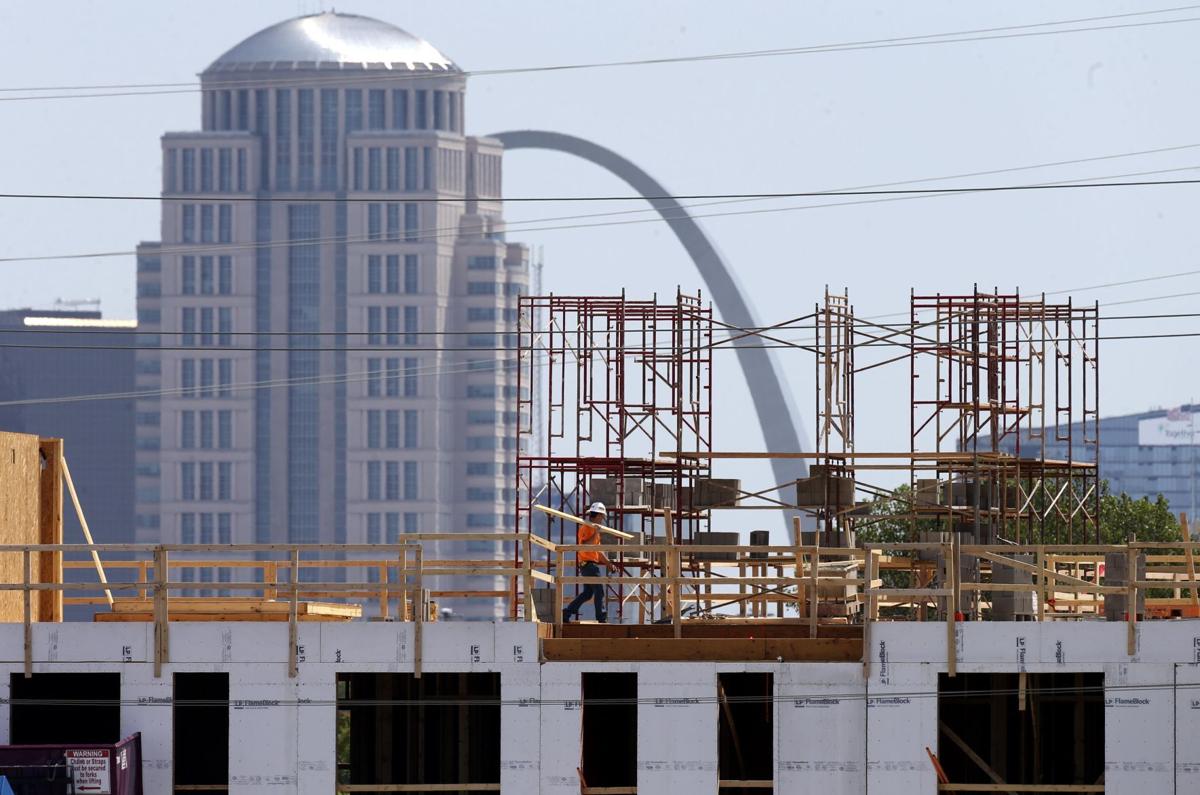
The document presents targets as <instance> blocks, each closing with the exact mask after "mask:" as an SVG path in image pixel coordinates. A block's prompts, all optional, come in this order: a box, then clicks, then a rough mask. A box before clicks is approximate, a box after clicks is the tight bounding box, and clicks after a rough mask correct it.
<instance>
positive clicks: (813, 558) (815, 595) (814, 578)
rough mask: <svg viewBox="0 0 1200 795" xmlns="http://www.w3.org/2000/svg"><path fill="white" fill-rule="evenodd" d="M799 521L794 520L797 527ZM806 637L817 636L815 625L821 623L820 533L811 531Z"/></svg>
mask: <svg viewBox="0 0 1200 795" xmlns="http://www.w3.org/2000/svg"><path fill="white" fill-rule="evenodd" d="M799 524H800V519H799V518H797V519H796V525H797V526H799ZM808 566H809V572H808V576H809V588H808V596H809V599H808V636H809V637H810V638H815V637H816V636H817V624H819V623H820V621H821V531H820V530H814V531H813V551H812V552H810V553H809V556H808Z"/></svg>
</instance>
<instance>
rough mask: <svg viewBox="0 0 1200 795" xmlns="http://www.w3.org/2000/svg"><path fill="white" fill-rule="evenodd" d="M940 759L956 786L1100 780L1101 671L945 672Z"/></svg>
mask: <svg viewBox="0 0 1200 795" xmlns="http://www.w3.org/2000/svg"><path fill="white" fill-rule="evenodd" d="M938 759H939V761H940V762H941V764H942V767H943V768H944V769H945V771H946V776H947V777H948V778H949V779H950V781H951V782H952V783H955V784H986V785H992V786H996V785H1001V784H1025V785H1068V786H1069V785H1088V786H1095V785H1097V784H1102V783H1103V781H1104V674H1102V673H1046V674H1032V673H1013V674H987V673H974V674H961V673H960V674H958V675H957V676H955V677H949V676H947V675H946V674H942V675H941V676H940V677H939V678H938Z"/></svg>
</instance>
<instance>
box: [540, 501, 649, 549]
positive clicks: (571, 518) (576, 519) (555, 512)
mask: <svg viewBox="0 0 1200 795" xmlns="http://www.w3.org/2000/svg"><path fill="white" fill-rule="evenodd" d="M533 507H534V508H537V509H538V510H539V511H541V512H542V513H548V514H550V515H551V516H556V517H558V518H559V519H565V520H566V521H568V522H574V523H575V524H588V522H587V520H585V519H580V518H579V517H578V516H572V515H571V514H569V513H564V512H562V511H559V510H555V509H554V508H550V507H548V506H546V505H535V506H533ZM595 527H596V529H597V530H599V531H600V532H601V533H606V534H608V535H610V536H616V537H617V538H624V539H625V540H626V541H632V540H633V538H634V536H633V535H632V534H630V533H626V532H625V531H623V530H614V529H613V528H611V527H607V526H605V525H602V524H598V525H596V526H595Z"/></svg>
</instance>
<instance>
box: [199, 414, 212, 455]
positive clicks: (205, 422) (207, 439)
mask: <svg viewBox="0 0 1200 795" xmlns="http://www.w3.org/2000/svg"><path fill="white" fill-rule="evenodd" d="M198 413H199V415H200V417H199V419H200V448H201V449H202V450H211V449H212V446H213V413H212V412H211V411H201V412H198Z"/></svg>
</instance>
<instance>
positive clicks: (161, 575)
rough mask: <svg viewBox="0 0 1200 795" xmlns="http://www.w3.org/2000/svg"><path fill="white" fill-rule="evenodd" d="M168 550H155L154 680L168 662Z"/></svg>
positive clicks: (156, 548)
mask: <svg viewBox="0 0 1200 795" xmlns="http://www.w3.org/2000/svg"><path fill="white" fill-rule="evenodd" d="M169 579H170V578H169V577H168V576H167V550H166V549H164V548H163V547H162V545H161V544H160V545H159V546H157V547H155V548H154V678H155V679H157V678H158V677H160V676H162V666H163V663H164V662H167V649H168V646H167V643H168V641H167V633H168V631H169V624H170V620H171V614H170V603H169V602H168V593H167V582H168V581H169Z"/></svg>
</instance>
